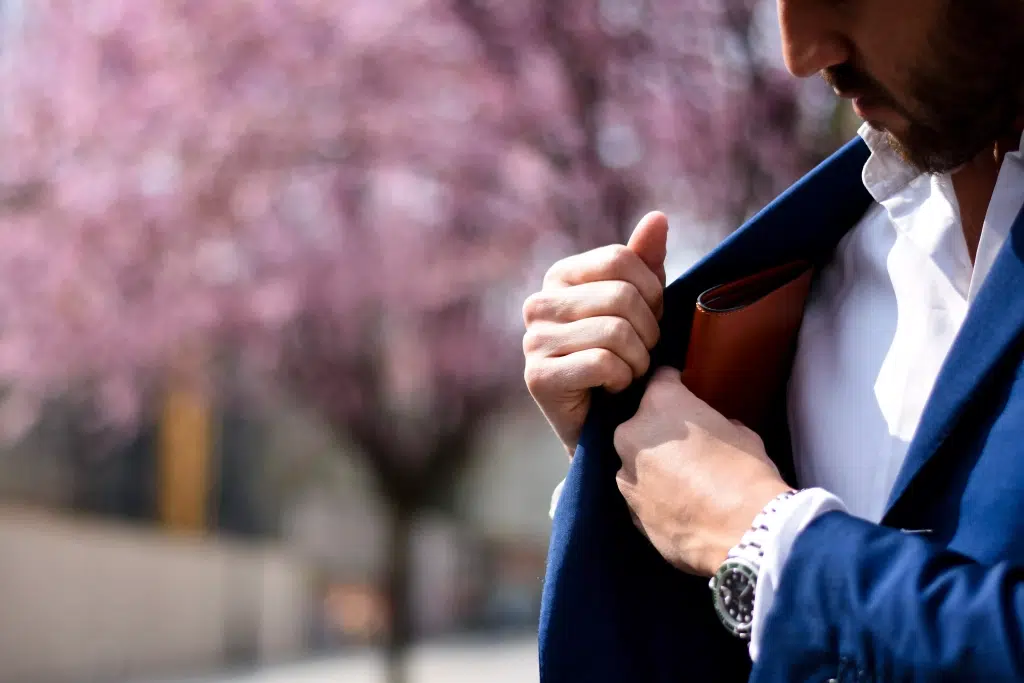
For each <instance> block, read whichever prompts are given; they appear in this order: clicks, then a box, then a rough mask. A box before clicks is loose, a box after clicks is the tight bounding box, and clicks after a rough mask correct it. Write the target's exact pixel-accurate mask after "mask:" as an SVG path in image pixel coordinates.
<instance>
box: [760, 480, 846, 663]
mask: <svg viewBox="0 0 1024 683" xmlns="http://www.w3.org/2000/svg"><path fill="white" fill-rule="evenodd" d="M836 510H838V511H841V512H846V506H845V505H844V504H843V502H842V501H841V500H839V499H838V498H836V497H835V496H834V495H832V494H831V493H829V492H828V491H826V490H825V489H819V488H814V489H804V490H803V491H800V492H799V493H797V494H796V495H794V496H792V497H790V498H787V499H786V500H784V501H782V502H781V503H780V504H779V505H778V506H777V507H776V512H775V514H774V515H773V518H772V520H771V525H770V526H769V528H768V531H767V533H766V534H765V537H764V541H763V545H762V549H763V550H764V555H763V556H762V558H761V566H760V567H759V569H758V572H757V595H756V597H755V598H754V614H753V619H752V621H751V624H750V646H749V647H750V658H751V659H752V660H753V661H757V656H758V653H759V652H760V650H761V644H762V642H763V639H764V622H765V620H766V619H767V617H768V611H769V610H770V609H771V606H772V599H773V598H774V597H775V591H776V589H777V588H778V586H779V578H780V577H781V576H782V568H783V567H784V566H785V564H786V558H787V557H789V551H790V550H791V549H792V548H793V543H794V542H795V541H796V538H797V536H799V535H800V532H801V531H803V530H804V529H806V528H807V526H808V525H809V524H810V523H811V522H813V521H814V520H815V519H816V518H818V517H819V516H821V515H823V514H825V513H826V512H832V511H836Z"/></svg>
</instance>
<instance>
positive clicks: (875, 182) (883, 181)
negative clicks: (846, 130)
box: [857, 123, 921, 204]
mask: <svg viewBox="0 0 1024 683" xmlns="http://www.w3.org/2000/svg"><path fill="white" fill-rule="evenodd" d="M857 135H859V136H860V137H861V139H862V140H864V144H866V145H867V146H868V150H870V152H871V156H869V157H868V160H867V161H866V162H865V163H864V169H863V170H862V171H861V176H860V177H861V182H863V183H864V188H865V189H866V190H867V191H868V194H870V195H871V196H872V197H873V198H874V200H875V201H876V202H878V203H879V204H881V203H882V202H884V201H885V200H886V199H889V198H890V197H892V196H893V195H895V194H896V193H897V192H899V191H900V190H902V189H903V188H904V187H906V186H907V185H909V184H910V182H911V181H912V180H914V179H915V178H917V177H918V176H919V175H921V173H920V172H919V171H918V170H917V169H916V168H914V167H913V166H911V165H910V164H908V163H907V162H906V161H904V160H903V159H902V158H901V157H900V155H899V154H897V153H896V151H895V150H894V149H893V148H892V146H891V145H889V140H888V138H887V137H886V135H885V133H883V132H881V131H878V130H875V129H874V128H872V127H871V126H869V125H868V124H866V123H864V124H861V127H860V129H859V130H858V131H857Z"/></svg>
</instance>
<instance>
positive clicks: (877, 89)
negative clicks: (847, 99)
mask: <svg viewBox="0 0 1024 683" xmlns="http://www.w3.org/2000/svg"><path fill="white" fill-rule="evenodd" d="M821 77H822V79H823V80H824V81H825V82H826V83H828V85H829V86H831V87H832V89H833V90H837V91H839V92H841V93H856V94H857V95H863V96H864V97H868V98H870V99H871V100H879V99H882V98H883V97H884V98H885V99H886V100H888V99H890V97H889V93H888V92H886V90H885V88H884V87H882V85H881V84H880V83H879V82H878V81H876V80H875V79H874V78H872V77H871V76H870V75H868V74H867V73H865V72H864V71H861V70H860V69H858V68H857V67H855V66H853V65H852V64H850V63H843V64H837V65H835V66H830V67H828V68H826V69H822V71H821Z"/></svg>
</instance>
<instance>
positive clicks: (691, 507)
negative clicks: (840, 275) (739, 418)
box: [615, 368, 790, 576]
mask: <svg viewBox="0 0 1024 683" xmlns="http://www.w3.org/2000/svg"><path fill="white" fill-rule="evenodd" d="M615 450H616V451H617V452H618V454H619V457H620V458H621V459H622V468H621V469H620V470H619V473H618V475H617V481H618V485H619V491H621V492H622V495H623V497H624V498H625V499H626V503H627V504H628V505H629V508H630V510H631V511H632V513H633V520H634V522H635V523H636V525H637V527H638V528H639V529H640V530H641V531H642V532H643V533H644V534H645V535H646V536H647V537H648V539H650V541H651V543H652V544H653V545H654V547H655V548H656V549H657V550H658V552H659V553H661V555H662V556H663V557H664V558H665V559H666V560H668V561H669V562H670V563H672V564H673V565H674V566H676V567H677V568H679V569H681V570H683V571H685V572H689V573H692V574H699V575H703V576H711V575H712V574H714V573H715V571H717V569H718V567H719V565H721V563H722V562H723V561H724V560H725V558H726V555H727V554H728V552H729V550H730V549H731V548H732V547H733V546H734V545H736V544H737V543H738V542H739V541H740V539H741V537H742V536H743V533H744V532H745V531H746V530H747V529H748V528H749V527H750V525H751V523H752V522H753V521H754V517H756V516H757V514H758V513H759V512H760V511H761V509H762V508H763V507H764V506H765V505H767V504H768V503H769V502H770V501H771V500H772V499H773V498H774V497H775V496H777V495H779V494H780V493H783V492H784V491H787V490H789V488H790V487H789V486H787V485H786V483H785V482H784V481H783V480H782V477H780V476H779V472H778V470H777V469H776V467H775V465H774V464H773V463H772V461H771V460H769V459H768V456H767V454H766V453H765V450H764V444H762V442H761V439H760V437H758V436H757V434H755V433H754V432H753V431H751V430H749V429H747V428H746V427H744V426H743V425H741V424H740V423H739V422H735V421H731V420H727V419H726V418H725V417H723V416H722V415H721V414H720V413H718V412H716V411H714V410H713V409H712V408H711V407H710V406H708V404H706V403H704V402H703V401H701V400H700V399H699V398H697V397H696V396H694V395H693V393H692V392H691V391H690V390H689V389H687V388H686V387H685V386H683V383H682V380H681V379H680V373H679V371H678V370H676V369H674V368H660V369H659V370H658V371H657V372H656V373H655V374H654V376H653V377H652V378H651V381H650V384H649V385H648V386H647V389H646V391H645V393H644V397H643V399H642V401H641V402H640V408H639V410H638V411H637V413H636V415H635V416H634V417H633V418H632V419H631V420H629V421H627V422H624V423H623V424H621V425H620V426H619V427H618V428H617V429H616V430H615Z"/></svg>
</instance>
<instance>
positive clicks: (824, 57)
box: [778, 0, 850, 78]
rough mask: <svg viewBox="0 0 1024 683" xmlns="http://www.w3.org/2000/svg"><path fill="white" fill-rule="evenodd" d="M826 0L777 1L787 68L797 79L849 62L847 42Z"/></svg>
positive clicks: (833, 11)
mask: <svg viewBox="0 0 1024 683" xmlns="http://www.w3.org/2000/svg"><path fill="white" fill-rule="evenodd" d="M830 4H832V3H830V2H828V0H778V9H779V28H780V30H781V31H782V53H783V57H784V58H785V61H786V68H787V69H788V70H789V72H790V73H791V74H793V75H794V76H797V77H799V78H804V77H807V76H813V75H814V74H816V73H818V72H819V71H821V70H822V69H826V68H828V67H830V66H837V65H839V64H842V63H844V62H846V61H848V60H849V58H850V47H849V42H848V40H847V39H846V38H845V37H844V36H843V34H842V32H841V30H840V29H841V26H840V21H839V17H838V15H837V13H836V12H835V10H834V8H833V9H831V10H830V7H829V6H830Z"/></svg>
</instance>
